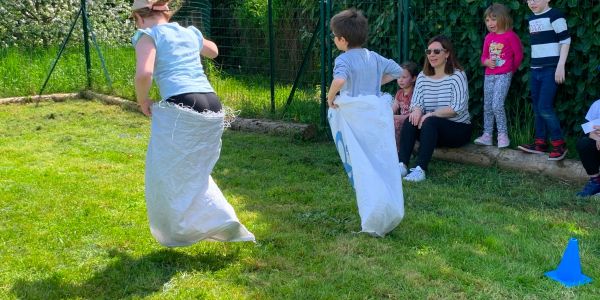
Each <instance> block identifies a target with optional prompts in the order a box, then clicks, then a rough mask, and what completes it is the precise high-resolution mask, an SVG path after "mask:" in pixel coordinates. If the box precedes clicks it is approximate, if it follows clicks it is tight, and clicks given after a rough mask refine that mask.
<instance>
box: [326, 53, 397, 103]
mask: <svg viewBox="0 0 600 300" xmlns="http://www.w3.org/2000/svg"><path fill="white" fill-rule="evenodd" d="M402 71H403V70H402V68H401V67H400V65H398V63H396V62H395V61H394V60H392V59H387V58H385V57H383V56H381V55H379V54H377V53H376V52H374V51H370V50H368V49H365V48H355V49H350V50H348V51H346V52H344V53H342V54H341V55H340V56H338V57H337V58H336V59H335V66H334V68H333V78H334V79H336V78H342V79H345V80H346V83H345V84H344V86H343V87H342V90H341V91H340V94H343V95H348V96H351V97H356V96H359V95H365V96H366V95H376V96H381V95H382V93H381V79H382V77H383V75H386V74H387V75H390V76H392V77H393V78H398V77H400V75H401V74H402Z"/></svg>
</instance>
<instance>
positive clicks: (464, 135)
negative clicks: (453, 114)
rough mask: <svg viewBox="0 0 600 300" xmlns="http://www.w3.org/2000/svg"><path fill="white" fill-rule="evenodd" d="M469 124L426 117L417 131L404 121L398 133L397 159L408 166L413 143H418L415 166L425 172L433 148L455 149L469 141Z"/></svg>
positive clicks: (415, 127) (413, 126)
mask: <svg viewBox="0 0 600 300" xmlns="http://www.w3.org/2000/svg"><path fill="white" fill-rule="evenodd" d="M472 129H473V126H472V125H471V124H465V123H459V122H453V121H450V120H448V119H445V118H438V117H428V118H427V119H425V122H423V126H421V129H419V128H418V127H417V126H415V125H413V124H412V123H410V122H409V121H408V119H406V121H404V124H403V125H402V132H401V133H400V140H401V141H402V142H401V143H400V150H399V151H398V159H399V160H400V162H402V163H404V164H405V165H407V166H408V163H409V160H410V154H411V153H412V150H413V148H414V147H415V142H416V141H417V140H419V141H420V143H421V145H420V146H419V151H418V152H417V162H416V163H417V166H420V167H421V169H423V170H427V166H428V165H429V161H430V160H431V156H433V150H434V149H435V147H450V148H457V147H460V146H463V145H465V144H467V143H468V142H469V141H470V140H471V131H472Z"/></svg>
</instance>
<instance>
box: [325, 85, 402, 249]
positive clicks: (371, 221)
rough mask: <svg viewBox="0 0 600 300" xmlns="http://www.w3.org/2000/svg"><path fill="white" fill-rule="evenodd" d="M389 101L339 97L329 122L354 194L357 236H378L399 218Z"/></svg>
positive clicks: (399, 190) (386, 97)
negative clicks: (357, 222) (358, 231)
mask: <svg viewBox="0 0 600 300" xmlns="http://www.w3.org/2000/svg"><path fill="white" fill-rule="evenodd" d="M391 100H392V98H391V96H390V95H389V94H384V95H383V96H381V97H377V96H359V97H350V96H345V95H344V96H338V97H337V98H336V100H335V102H334V103H335V104H337V105H338V108H335V109H332V108H330V109H329V113H328V119H329V125H330V127H331V133H332V135H333V139H334V142H335V144H336V147H337V150H338V153H339V154H340V157H341V158H342V163H343V165H344V169H345V170H346V173H347V174H348V177H349V179H350V183H351V184H352V186H353V187H354V190H355V191H356V199H357V204H358V213H359V215H360V219H361V226H362V231H361V232H366V233H370V234H372V235H376V236H381V237H383V236H384V235H385V234H386V233H388V232H390V231H391V230H392V229H394V228H395V227H396V226H397V225H398V224H399V223H400V221H402V218H403V217H404V196H403V193H402V178H401V176H400V167H399V164H398V154H397V150H396V140H395V136H394V119H393V113H392V109H391V104H390V103H391Z"/></svg>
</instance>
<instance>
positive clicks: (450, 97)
mask: <svg viewBox="0 0 600 300" xmlns="http://www.w3.org/2000/svg"><path fill="white" fill-rule="evenodd" d="M467 83H468V82H467V75H466V74H465V72H463V71H460V70H456V71H455V72H454V74H452V75H447V76H446V77H444V78H441V79H433V78H431V77H428V76H425V74H423V72H421V73H419V76H417V82H416V83H415V90H414V92H413V97H412V102H411V104H410V110H411V111H412V110H413V109H415V108H417V107H418V108H420V109H421V111H422V112H423V113H428V112H432V111H434V110H436V109H437V108H440V107H450V108H452V109H453V110H454V112H456V116H454V117H452V118H448V120H450V121H454V122H459V123H466V124H470V123H471V117H470V115H469V86H468V84H467Z"/></svg>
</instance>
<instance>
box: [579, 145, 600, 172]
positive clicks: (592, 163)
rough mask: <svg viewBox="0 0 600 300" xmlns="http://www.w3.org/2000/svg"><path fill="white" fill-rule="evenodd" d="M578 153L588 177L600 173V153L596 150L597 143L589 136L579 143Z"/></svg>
mask: <svg viewBox="0 0 600 300" xmlns="http://www.w3.org/2000/svg"><path fill="white" fill-rule="evenodd" d="M577 152H578V153H579V158H580V159H581V164H582V165H583V168H584V169H585V172H586V173H587V174H588V175H590V176H591V175H596V174H598V172H599V171H600V152H599V151H598V149H596V141H595V140H593V139H590V138H589V137H588V136H587V135H585V136H582V137H581V138H580V139H579V141H577Z"/></svg>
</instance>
